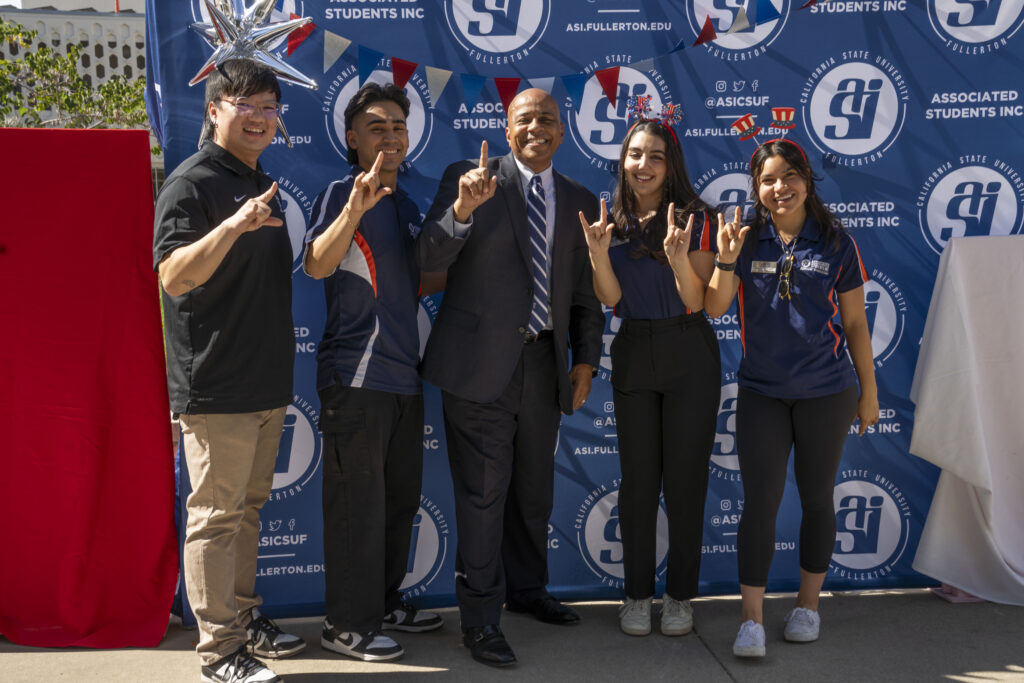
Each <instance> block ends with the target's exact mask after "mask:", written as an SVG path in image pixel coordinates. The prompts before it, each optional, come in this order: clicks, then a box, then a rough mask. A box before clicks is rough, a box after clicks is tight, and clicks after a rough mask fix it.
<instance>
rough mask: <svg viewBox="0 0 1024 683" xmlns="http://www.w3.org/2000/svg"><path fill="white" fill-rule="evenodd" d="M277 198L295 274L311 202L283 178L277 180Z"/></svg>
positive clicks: (299, 189) (298, 188) (300, 263)
mask: <svg viewBox="0 0 1024 683" xmlns="http://www.w3.org/2000/svg"><path fill="white" fill-rule="evenodd" d="M277 198H278V201H279V202H280V203H281V211H282V212H283V213H284V224H285V225H286V226H287V227H288V239H289V240H290V241H291V244H292V272H293V273H297V272H298V271H299V270H301V269H302V252H303V249H304V247H305V239H306V229H307V228H308V227H309V226H308V221H309V212H310V211H312V210H313V201H312V200H311V199H310V198H309V195H307V194H306V193H305V192H304V191H303V190H302V188H301V187H299V186H298V185H296V184H295V183H293V182H292V181H290V180H288V179H287V178H285V177H284V176H281V177H279V178H278V179H277Z"/></svg>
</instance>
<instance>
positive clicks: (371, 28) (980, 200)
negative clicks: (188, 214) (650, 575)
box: [146, 0, 1024, 615]
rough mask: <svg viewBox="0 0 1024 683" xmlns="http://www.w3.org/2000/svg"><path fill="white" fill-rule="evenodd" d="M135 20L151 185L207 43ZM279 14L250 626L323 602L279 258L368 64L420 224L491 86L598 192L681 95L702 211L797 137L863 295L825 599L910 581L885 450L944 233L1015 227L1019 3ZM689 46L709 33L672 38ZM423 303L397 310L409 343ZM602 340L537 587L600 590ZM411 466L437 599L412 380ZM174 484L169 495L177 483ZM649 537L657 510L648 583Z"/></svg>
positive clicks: (290, 8)
mask: <svg viewBox="0 0 1024 683" xmlns="http://www.w3.org/2000/svg"><path fill="white" fill-rule="evenodd" d="M811 2H812V3H813V0H811ZM146 12H147V38H146V39H147V45H148V50H149V54H150V55H151V56H153V55H157V56H159V59H150V60H149V78H150V81H151V88H150V91H149V94H150V107H151V109H152V110H153V111H154V113H155V114H156V116H157V118H156V120H158V121H159V122H160V124H161V127H162V136H163V138H162V142H163V146H164V153H165V158H166V162H167V170H168V172H170V170H171V169H173V168H174V167H175V166H176V165H177V164H178V163H180V162H181V161H182V160H183V159H185V158H186V157H187V156H188V155H190V154H191V153H192V152H193V151H194V150H195V148H196V142H197V139H198V136H199V130H200V124H201V121H202V113H203V112H202V103H203V93H202V86H197V87H189V86H188V80H189V79H190V78H191V77H192V76H193V75H194V74H195V73H196V72H197V71H198V70H199V69H200V67H201V66H202V65H203V63H204V62H205V61H206V60H207V58H208V57H209V56H210V54H211V52H212V50H211V48H210V47H209V46H208V45H207V44H206V43H205V41H204V40H203V39H202V37H201V36H200V35H199V34H198V33H196V32H194V31H191V30H189V24H191V23H193V22H202V21H208V19H207V16H206V12H207V10H206V8H205V5H204V3H203V2H202V0H159V1H157V0H149V1H148V2H147V6H146ZM291 16H306V17H310V18H312V19H313V22H314V24H315V28H314V29H313V30H312V32H311V33H309V34H308V36H306V37H305V38H304V39H302V38H301V37H298V36H293V37H292V38H291V39H290V41H289V40H288V39H285V40H282V41H281V42H280V44H279V45H277V46H273V48H272V50H271V51H272V53H273V54H275V55H276V56H278V57H280V58H281V59H283V60H285V61H286V62H287V63H288V64H289V65H291V66H293V67H295V68H296V69H298V70H299V71H300V72H302V73H304V74H306V75H308V76H310V77H312V78H313V79H315V80H316V81H317V82H318V83H319V88H318V89H317V90H315V91H313V90H306V89H303V88H300V87H294V86H292V87H289V86H286V87H285V88H284V98H283V101H284V114H283V117H284V120H285V122H286V123H287V126H288V130H289V131H290V134H291V142H292V143H293V148H291V149H289V148H288V146H287V145H286V144H284V143H285V140H284V139H282V138H281V137H280V136H279V137H278V138H277V139H276V140H275V144H274V145H272V146H271V147H270V148H269V149H268V150H267V151H266V152H265V153H264V155H263V157H262V158H261V161H262V164H263V166H264V168H265V169H267V171H268V172H269V173H270V175H271V176H273V177H274V178H275V179H276V180H277V181H278V183H279V185H280V194H281V199H282V200H283V202H284V205H285V209H286V214H287V221H288V231H289V234H290V236H291V239H292V246H293V250H294V256H295V265H294V315H295V328H296V337H297V348H296V358H295V392H294V393H295V396H294V401H293V404H292V405H291V407H290V408H289V409H288V418H287V421H286V423H285V433H284V437H283V439H282V441H281V449H280V454H279V457H278V464H277V470H276V473H275V477H274V488H273V493H272V494H271V499H270V502H269V503H268V504H267V505H266V507H265V508H264V512H263V520H262V531H261V535H260V560H259V577H258V580H257V581H258V586H257V587H258V590H259V592H260V593H261V594H262V595H263V597H264V599H265V601H266V606H267V612H268V613H271V614H277V615H302V614H322V613H323V551H322V538H323V528H322V521H321V511H320V464H321V455H322V451H321V445H320V436H319V434H318V432H317V430H316V421H317V417H318V413H319V401H318V398H317V395H316V391H315V376H316V348H317V342H318V341H319V339H320V337H321V334H322V331H323V324H324V314H325V309H324V300H323V297H324V294H323V287H322V285H321V284H320V283H317V282H314V281H313V280H311V279H310V278H309V277H307V276H306V275H305V274H304V273H303V272H302V269H301V267H300V263H299V258H300V252H301V244H302V237H303V234H304V232H305V230H306V228H307V226H308V224H309V219H310V216H309V212H310V210H311V206H312V202H313V198H314V197H315V196H316V195H317V193H318V192H320V190H321V189H323V188H324V187H325V186H326V185H327V184H328V183H329V182H331V181H332V180H336V179H338V178H340V177H342V176H344V174H345V173H346V169H347V164H346V163H345V161H344V160H345V155H346V148H345V139H344V121H343V115H342V114H343V111H344V108H345V105H346V104H347V102H348V99H349V98H350V97H351V95H352V94H353V93H354V92H355V90H356V89H357V87H358V85H359V82H360V78H361V77H362V76H367V77H368V78H369V79H371V80H375V81H389V80H391V78H392V66H393V63H392V60H404V61H405V62H412V63H414V64H415V65H416V69H415V71H414V72H413V74H412V76H411V78H410V79H409V81H408V83H407V84H406V86H405V89H406V92H407V94H408V96H409V98H410V100H411V101H412V112H411V113H410V116H409V130H410V144H409V154H408V157H407V163H406V165H405V168H404V170H403V172H402V174H401V176H400V179H399V182H400V184H401V185H402V187H403V188H404V189H405V190H407V191H408V192H410V195H411V196H412V197H413V199H414V200H415V201H416V202H417V203H418V205H419V207H420V210H421V211H422V212H424V213H425V212H426V210H427V208H428V207H429V205H430V202H431V200H432V199H433V194H434V192H435V191H436V189H437V184H438V180H439V179H440V176H441V173H442V171H443V170H444V168H445V166H447V165H448V164H449V163H451V162H453V161H455V160H458V159H462V158H475V157H476V155H478V153H479V149H480V141H481V140H482V139H483V140H487V142H488V144H489V146H490V149H491V153H492V155H497V154H499V153H504V152H505V151H507V149H508V145H507V143H506V141H505V135H504V128H505V117H504V111H503V107H502V104H501V99H500V97H499V93H498V90H497V87H496V84H495V82H494V80H493V79H494V78H495V77H503V78H508V77H512V78H521V79H522V82H521V83H520V88H525V87H530V86H531V85H532V86H536V87H542V88H545V89H547V90H549V91H550V92H552V94H553V95H554V97H555V98H556V100H557V101H558V102H559V103H560V105H561V107H562V118H563V121H564V123H565V131H566V135H565V140H564V141H563V143H562V145H561V147H560V149H559V151H558V153H557V155H556V157H555V165H556V167H557V168H558V169H559V170H560V171H562V172H563V173H565V174H567V175H569V176H572V177H574V178H576V179H578V180H579V181H580V182H582V183H583V184H584V185H586V186H587V187H589V188H590V189H591V190H592V191H594V192H595V193H596V194H599V195H601V196H605V197H610V196H611V191H612V190H613V187H614V181H615V171H616V166H617V158H618V149H619V144H620V142H621V140H622V138H623V136H624V134H625V132H626V98H627V96H629V95H637V94H642V95H649V96H651V97H652V101H651V105H652V107H653V108H654V109H655V110H656V111H657V110H659V109H660V107H661V105H662V104H665V103H673V104H679V105H681V106H682V108H683V111H684V118H683V120H682V122H681V123H680V124H679V125H678V127H677V132H678V134H679V140H680V142H681V143H682V146H683V151H684V154H685V156H686V160H687V166H688V169H689V172H690V176H691V178H692V179H693V181H694V184H695V186H696V188H697V190H698V191H699V192H700V194H701V196H702V197H704V198H705V199H706V200H708V201H709V202H711V203H712V204H714V205H716V206H718V207H720V208H721V209H723V210H727V211H732V210H733V207H735V206H737V205H738V206H741V207H743V209H744V210H749V209H750V207H751V206H752V201H751V199H750V182H749V177H748V163H749V158H750V155H751V153H752V152H753V150H754V148H755V145H756V143H757V142H758V141H764V140H766V139H769V138H771V137H778V136H780V135H783V134H785V135H787V136H789V137H790V138H791V139H793V140H796V141H797V142H799V143H800V144H802V145H803V146H804V147H805V149H806V150H807V152H808V154H809V156H810V159H811V163H812V165H813V166H814V168H815V169H816V170H817V171H818V172H819V173H820V175H821V176H822V179H821V181H820V182H819V183H818V191H819V193H820V195H821V196H822V197H823V198H824V199H825V200H826V202H827V203H828V204H829V206H830V208H831V209H832V210H833V211H834V212H835V213H836V214H837V215H838V216H839V217H841V219H842V220H843V222H844V223H845V224H846V226H847V227H848V228H849V229H850V231H851V233H852V234H853V236H854V238H855V239H856V241H857V243H858V245H859V247H860V251H861V254H862V256H863V259H864V262H865V265H866V267H867V269H868V273H869V275H870V276H871V282H870V283H868V284H867V285H866V287H865V294H866V301H867V309H868V316H869V320H870V324H871V340H872V348H873V350H874V355H875V368H876V373H877V377H878V385H879V394H880V396H879V398H880V403H881V419H880V421H879V423H878V424H877V425H876V426H874V427H872V428H871V429H870V430H869V433H868V434H867V435H865V436H864V437H863V438H857V437H856V435H855V430H851V437H850V438H849V440H848V442H847V446H846V451H845V455H844V458H843V462H842V465H841V467H840V473H839V476H838V479H837V482H836V483H837V486H836V490H835V502H836V516H837V525H838V538H837V540H836V545H835V551H834V555H833V559H832V564H831V566H830V569H829V575H828V579H827V582H826V587H827V588H828V587H831V588H835V589H853V588H869V587H892V586H919V585H925V584H928V583H931V580H930V579H928V578H927V577H924V576H921V575H919V574H916V573H915V572H914V571H913V570H912V569H911V562H912V560H913V557H914V552H915V550H916V547H917V543H918V538H919V536H920V533H921V528H922V526H923V523H924V518H925V515H926V514H927V511H928V507H929V504H930V501H931V496H932V492H933V489H934V485H935V481H936V478H937V472H936V470H935V468H933V467H932V466H931V465H928V464H926V463H925V462H923V461H922V460H919V459H917V458H916V457H913V456H911V455H910V454H909V453H908V447H909V443H910V432H911V428H912V416H913V406H912V404H911V402H910V400H909V398H908V394H909V391H910V385H911V380H912V377H913V372H914V366H915V364H916V361H917V355H918V347H919V343H920V339H921V335H922V331H923V329H924V322H925V321H924V319H925V314H926V312H927V310H928V302H929V297H930V295H931V290H932V285H933V283H934V280H935V274H936V268H937V266H938V261H939V255H940V254H941V252H942V250H943V247H944V246H945V244H946V241H947V240H948V239H949V238H950V237H956V236H962V235H986V234H997V235H1007V234H1018V233H1020V232H1021V229H1022V223H1024V209H1022V207H1024V176H1022V175H1021V174H1022V173H1024V153H1022V151H1021V150H1022V149H1024V148H1022V147H1021V145H1020V144H1019V140H1021V139H1022V138H1024V99H1022V90H1024V61H1022V59H1021V54H1022V46H1024V42H1022V41H1024V35H1022V32H1021V31H1020V28H1021V25H1022V23H1024V7H1022V5H1021V3H1020V2H1017V1H1011V0H1003V1H1002V2H1000V0H990V1H989V2H987V3H981V2H973V1H970V0H857V1H847V0H832V1H831V2H818V3H816V4H809V5H808V6H803V5H802V3H801V2H800V1H799V0H796V1H794V0H686V2H685V3H683V2H677V1H669V0H601V1H596V0H559V2H557V3H555V2H554V0H504V1H503V2H493V1H490V0H346V1H344V2H339V1H338V0H278V3H277V6H276V8H275V12H274V17H273V20H275V21H276V20H283V19H287V18H289V17H291ZM709 27H710V30H709ZM698 37H711V38H712V39H711V40H709V41H707V42H703V43H702V44H699V45H695V43H697V42H698ZM289 52H290V54H288V53H289ZM394 64H395V65H400V64H401V62H397V61H395V62H394ZM615 67H618V69H617V73H616V71H615V70H614V68H615ZM608 69H612V70H611V71H607V70H608ZM361 74H362V76H361ZM609 79H610V83H611V85H612V86H613V87H610V88H607V89H606V88H605V87H603V86H602V80H604V81H606V82H608V80H609ZM609 94H612V95H614V96H615V97H614V100H615V101H614V104H613V103H612V101H611V100H610V99H609ZM737 120H739V122H738V123H737V124H736V125H733V124H734V122H737ZM791 126H792V127H791ZM755 131H756V132H757V134H756V135H755V136H754V137H752V138H749V139H744V138H747V137H748V134H749V133H751V132H755ZM986 276H990V274H986V273H978V277H986ZM438 301H439V299H436V298H434V299H424V300H423V301H422V306H421V311H420V333H421V343H422V341H423V340H424V339H425V338H426V335H427V334H429V330H430V325H431V321H432V320H433V317H434V314H435V312H436V310H437V305H438ZM713 323H714V328H715V330H716V332H717V335H718V338H719V341H720V343H721V348H722V361H723V363H722V367H723V376H722V399H721V407H720V413H719V423H718V424H719V426H718V435H717V438H716V441H715V447H714V452H713V454H712V461H711V472H710V474H711V476H710V488H709V492H708V502H707V520H706V528H705V534H704V562H703V565H702V570H701V590H702V592H704V593H729V592H736V591H737V590H738V588H737V574H736V542H735V539H736V528H737V523H738V520H739V516H740V514H742V511H743V493H742V484H741V481H740V473H739V468H738V465H737V458H736V447H735V403H736V391H737V387H736V369H737V366H738V362H739V357H740V354H741V345H740V340H739V325H738V321H737V317H736V314H735V310H732V311H730V312H729V313H727V314H726V315H724V316H722V317H721V318H719V319H717V320H714V321H713ZM618 325H619V320H618V319H617V318H614V317H613V316H612V315H611V312H610V311H609V315H608V320H607V328H606V331H605V355H604V356H603V358H602V362H601V368H600V372H599V376H598V378H597V379H596V380H595V383H594V388H593V392H592V394H591V398H590V400H589V401H588V402H587V404H586V407H585V408H584V409H583V410H581V411H579V412H578V413H577V414H575V415H572V416H571V417H566V418H564V419H563V421H562V429H561V434H560V438H559V443H558V447H557V452H556V455H555V457H556V475H555V510H554V514H553V515H552V518H551V524H550V527H549V544H548V545H549V557H550V575H551V589H552V590H553V592H555V593H557V594H559V595H560V596H563V597H566V598H570V599H572V598H619V597H621V595H622V585H623V580H622V548H621V541H620V536H619V530H618V524H617V506H616V499H617V495H618V481H619V466H618V453H617V445H616V432H615V417H614V411H613V407H612V392H611V386H610V384H609V377H610V361H609V358H608V355H607V352H608V348H609V345H610V343H611V340H612V338H613V337H614V335H615V332H616V330H617V328H618ZM423 456H424V459H425V472H424V480H423V494H422V499H421V508H420V512H419V515H418V516H417V518H416V522H415V525H416V527H415V529H414V533H413V552H412V554H411V555H410V560H409V573H408V576H407V578H406V582H405V588H406V590H408V591H409V594H410V596H411V597H413V598H415V599H417V600H418V601H419V602H420V603H421V604H424V605H440V604H453V603H454V583H453V573H454V569H453V567H454V547H455V542H456V539H455V520H454V509H453V501H452V490H451V481H450V477H449V473H448V463H447V456H446V449H445V440H444V426H443V421H442V417H441V406H440V398H439V395H438V392H437V391H436V390H435V389H433V388H432V387H427V388H426V424H425V425H424V434H423ZM181 485H182V487H184V488H185V489H187V486H188V480H187V478H185V477H183V478H182V481H181ZM182 493H183V495H187V490H185V491H183V492H182ZM799 518H800V508H799V501H798V499H797V496H796V490H795V485H794V484H793V480H792V476H791V477H790V480H789V482H788V484H787V488H786V495H785V498H784V500H783V504H782V508H781V510H780V512H779V518H778V538H777V544H776V553H775V561H774V563H773V565H772V572H771V576H770V579H769V584H768V588H769V590H786V589H794V588H795V587H796V585H797V582H798V580H799V565H798V554H797V547H796V546H797V539H798V529H799ZM665 523H666V520H665V517H664V514H662V517H661V519H660V525H661V526H660V529H661V532H662V533H661V537H660V543H659V551H660V552H661V553H662V565H661V567H660V568H659V571H661V572H663V571H664V552H665V549H666V543H667V541H666V538H667V536H666V535H665V533H664V526H665ZM661 589H662V586H661V585H659V586H658V589H657V590H658V591H659V592H660V590H661ZM186 608H187V606H186ZM186 612H187V609H186Z"/></svg>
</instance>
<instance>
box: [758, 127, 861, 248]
mask: <svg viewBox="0 0 1024 683" xmlns="http://www.w3.org/2000/svg"><path fill="white" fill-rule="evenodd" d="M775 156H779V157H782V158H783V159H784V160H785V161H786V163H787V164H789V165H790V166H792V167H793V170H794V171H796V172H797V174H799V176H800V177H801V178H803V179H804V182H805V183H806V184H807V199H806V200H804V208H805V209H806V210H807V213H808V214H810V216H811V217H812V218H814V220H816V221H817V222H818V229H819V230H821V233H822V236H823V237H824V238H825V241H826V242H832V244H833V245H834V246H835V247H837V248H838V247H839V238H840V236H841V235H842V233H843V232H845V228H844V227H843V224H842V223H840V222H839V219H838V218H836V217H835V215H834V214H833V213H832V212H831V211H829V210H828V207H827V206H825V203H824V202H822V201H821V199H820V198H819V197H818V193H817V191H816V190H815V186H814V181H816V180H821V178H820V177H819V176H816V175H814V171H813V170H812V169H811V164H810V163H809V162H808V161H807V156H806V155H805V154H804V151H803V149H802V148H801V147H800V145H798V144H796V143H795V142H793V141H791V140H781V139H780V140H769V141H768V142H765V143H763V144H762V145H761V146H760V147H758V148H757V151H756V152H754V156H752V157H750V179H751V183H752V184H753V188H752V189H753V191H752V192H751V194H752V195H753V198H754V220H753V221H752V222H751V224H750V227H751V232H753V233H754V234H755V235H756V234H759V233H760V232H761V230H763V229H764V227H765V226H766V225H768V221H770V220H771V217H772V215H771V212H770V211H769V210H768V208H767V207H766V206H765V205H764V204H762V203H761V196H760V193H759V192H758V182H759V179H760V177H761V171H762V169H763V168H764V164H765V162H766V161H768V159H770V158H772V157H775ZM747 242H748V243H753V240H750V239H749V238H748V239H747Z"/></svg>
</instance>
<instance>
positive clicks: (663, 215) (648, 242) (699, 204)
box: [611, 121, 709, 263]
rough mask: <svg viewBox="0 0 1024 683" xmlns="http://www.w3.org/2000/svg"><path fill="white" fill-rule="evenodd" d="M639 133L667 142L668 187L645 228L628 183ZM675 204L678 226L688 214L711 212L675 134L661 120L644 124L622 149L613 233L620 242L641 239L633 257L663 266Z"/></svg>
mask: <svg viewBox="0 0 1024 683" xmlns="http://www.w3.org/2000/svg"><path fill="white" fill-rule="evenodd" d="M637 133H647V134H648V135H653V136H654V137H656V138H659V139H660V140H662V141H663V142H664V143H665V162H666V173H665V184H664V186H663V187H662V190H661V204H660V205H659V207H658V210H657V212H656V213H655V215H654V218H652V219H651V220H649V221H648V222H647V224H646V225H644V226H643V227H641V226H640V225H639V224H638V222H637V219H636V198H635V197H634V195H633V192H632V190H631V189H630V187H629V184H628V181H627V180H626V170H625V165H626V154H627V153H628V152H629V143H630V142H631V141H632V140H633V138H634V136H636V134H637ZM671 202H675V210H676V225H680V223H683V224H685V222H686V216H687V214H690V213H694V212H696V211H705V212H709V207H708V205H707V204H706V203H705V202H704V200H703V199H701V198H700V195H698V194H697V191H696V190H694V189H693V184H692V183H691V182H690V176H689V175H688V174H687V172H686V160H685V159H684V158H683V150H682V148H681V147H680V146H679V142H678V140H677V139H676V137H675V135H673V133H672V131H671V130H670V129H668V128H667V127H665V126H664V125H662V124H661V123H660V122H658V121H640V122H639V123H637V124H635V125H634V126H633V127H632V128H630V129H629V132H628V133H626V138H625V139H624V140H623V141H622V149H621V150H619V174H618V182H617V183H616V186H615V195H614V197H613V203H612V216H611V218H612V222H613V223H614V224H615V228H614V230H613V234H614V235H615V237H617V238H618V239H630V238H633V237H639V238H640V240H639V245H638V247H637V248H636V249H634V250H633V252H632V253H631V254H630V255H631V256H632V257H633V258H641V257H644V256H650V257H652V258H654V259H657V260H658V261H661V262H662V263H666V262H667V261H668V259H667V258H666V257H665V249H664V246H663V244H664V241H665V234H666V232H668V219H667V214H668V205H669V203H671Z"/></svg>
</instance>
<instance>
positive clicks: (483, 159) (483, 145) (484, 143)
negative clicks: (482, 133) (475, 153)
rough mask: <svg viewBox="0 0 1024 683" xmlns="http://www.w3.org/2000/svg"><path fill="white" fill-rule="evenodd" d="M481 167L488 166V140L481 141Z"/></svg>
mask: <svg viewBox="0 0 1024 683" xmlns="http://www.w3.org/2000/svg"><path fill="white" fill-rule="evenodd" d="M480 168H487V140H483V141H481V142H480Z"/></svg>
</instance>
